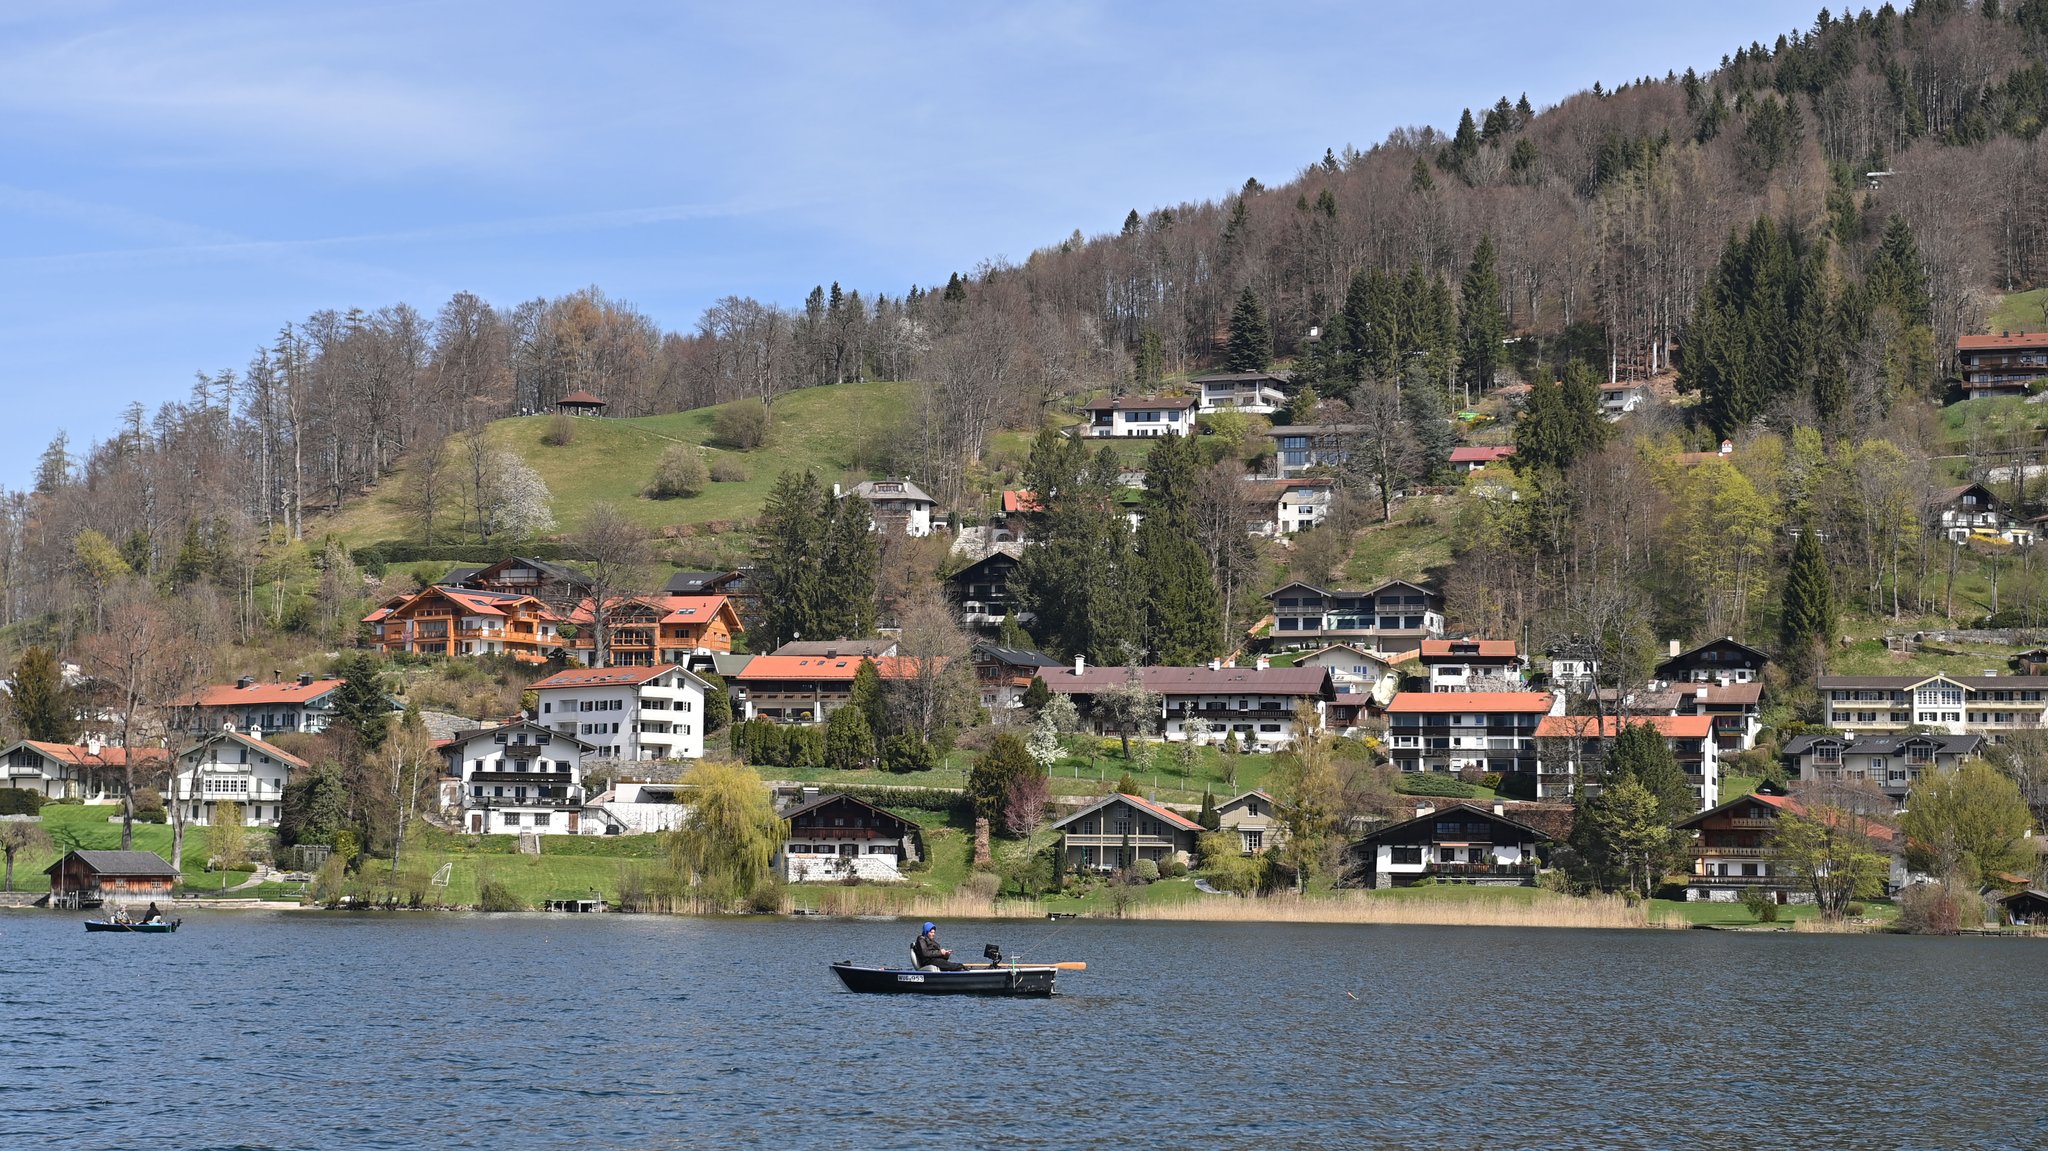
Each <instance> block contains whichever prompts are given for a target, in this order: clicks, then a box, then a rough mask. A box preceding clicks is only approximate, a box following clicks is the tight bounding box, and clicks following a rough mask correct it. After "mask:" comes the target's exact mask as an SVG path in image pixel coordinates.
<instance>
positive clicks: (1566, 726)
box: [1536, 715, 1714, 739]
mask: <svg viewBox="0 0 2048 1151" xmlns="http://www.w3.org/2000/svg"><path fill="white" fill-rule="evenodd" d="M1621 719H1622V717H1620V716H1613V715H1608V716H1596V715H1546V716H1544V717H1543V718H1542V719H1541V720H1539V721H1538V722H1537V724H1536V738H1538V739H1593V738H1595V737H1598V738H1601V739H1612V738H1614V736H1616V735H1617V734H1619V733H1620V731H1621V729H1622V728H1623V727H1634V726H1636V725H1637V724H1648V725H1649V726H1650V727H1653V728H1655V729H1656V731H1657V734H1658V735H1661V736H1663V737H1664V738H1666V739H1707V738H1709V737H1710V736H1712V735H1713V734H1714V717H1713V716H1711V715H1635V716H1629V717H1628V722H1627V723H1626V724H1624V723H1622V722H1621Z"/></svg>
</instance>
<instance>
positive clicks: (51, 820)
mask: <svg viewBox="0 0 2048 1151" xmlns="http://www.w3.org/2000/svg"><path fill="white" fill-rule="evenodd" d="M120 814H121V809H120V808H119V807H118V806H107V805H93V806H86V805H84V804H71V803H63V804H51V805H48V806H46V807H44V808H43V811H42V823H43V830H44V831H46V832H48V833H49V835H50V838H51V839H52V840H54V841H55V842H56V844H57V846H56V847H55V848H54V849H52V850H48V851H25V852H22V853H21V854H20V855H17V856H15V858H14V889H15V890H16V891H48V890H50V877H49V876H47V875H44V874H43V869H44V868H46V867H48V866H50V865H51V864H52V863H55V862H57V860H58V858H59V857H60V856H62V855H63V854H64V852H65V851H66V850H69V849H71V848H74V847H75V848H77V849H79V850H82V851H118V850H119V849H120V847H121V824H120V821H119V819H118V817H119V816H120ZM109 818H113V819H114V822H111V823H110V822H108V820H109ZM268 834H269V833H268V832H255V831H252V832H250V833H249V841H250V842H249V847H250V849H251V852H252V853H254V852H255V851H256V850H258V848H259V846H260V844H261V843H262V841H263V839H264V838H265V837H266V836H267V835H268ZM206 835H207V830H206V828H203V827H187V828H186V829H185V858H184V860H183V862H184V879H183V882H184V884H186V885H187V886H189V887H191V888H192V889H193V890H195V891H197V892H198V893H200V894H206V893H208V892H212V891H218V890H219V889H220V886H221V880H222V878H223V877H222V875H221V873H220V872H218V871H213V872H209V871H207V870H206V857H207V851H206ZM134 850H136V851H154V852H156V853H157V854H158V855H160V856H162V857H164V858H165V859H169V858H170V857H171V828H170V825H169V824H165V823H141V822H137V823H136V824H135V842H134ZM252 870H253V868H249V867H244V868H241V869H240V870H238V871H230V872H228V873H227V876H226V880H227V882H228V884H229V885H230V886H232V885H233V884H237V883H240V882H241V881H243V880H244V879H247V878H248V877H249V875H250V873H251V871H252Z"/></svg>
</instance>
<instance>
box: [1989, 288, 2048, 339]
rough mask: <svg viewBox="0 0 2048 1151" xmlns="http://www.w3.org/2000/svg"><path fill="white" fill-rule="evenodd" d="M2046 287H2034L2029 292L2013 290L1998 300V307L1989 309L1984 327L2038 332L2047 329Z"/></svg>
mask: <svg viewBox="0 0 2048 1151" xmlns="http://www.w3.org/2000/svg"><path fill="white" fill-rule="evenodd" d="M2044 310H2048V288H2035V289H2034V290H2033V291H2031V292H2014V293H2013V294H2012V295H2010V296H2007V297H2005V298H2004V299H2003V300H2000V301H1999V303H1998V307H1996V308H1993V309H1992V311H1991V318H1990V319H1988V320H1986V321H1985V322H1984V326H1985V329H1986V330H1988V331H1993V332H2039V331H2043V330H2048V314H2044Z"/></svg>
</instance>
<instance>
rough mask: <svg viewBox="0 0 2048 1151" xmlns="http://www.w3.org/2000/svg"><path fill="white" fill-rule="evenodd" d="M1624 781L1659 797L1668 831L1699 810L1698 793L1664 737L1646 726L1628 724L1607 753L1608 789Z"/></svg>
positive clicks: (1658, 808) (1661, 812)
mask: <svg viewBox="0 0 2048 1151" xmlns="http://www.w3.org/2000/svg"><path fill="white" fill-rule="evenodd" d="M1622 780H1634V781H1635V782H1637V783H1639V784H1641V785H1642V786H1643V787H1644V788H1645V789H1647V790H1648V791H1649V793H1650V794H1651V795H1653V796H1656V797H1657V810H1658V814H1659V816H1660V818H1662V819H1663V821H1664V824H1665V826H1667V827H1668V826H1670V825H1671V824H1673V823H1676V822H1678V821H1679V820H1681V819H1684V818H1686V817H1687V816H1689V815H1693V814H1695V813H1697V812H1698V811H1699V809H1700V794H1699V791H1698V789H1696V788H1694V787H1693V785H1692V784H1691V783H1690V782H1688V781H1687V780H1686V778H1685V772H1684V771H1682V770H1680V768H1679V766H1678V757H1677V756H1675V755H1673V754H1672V753H1671V747H1670V745H1668V744H1666V743H1665V742H1664V736H1663V734H1662V733H1660V732H1659V731H1658V730H1657V729H1656V728H1655V727H1652V726H1651V725H1649V724H1647V723H1631V724H1627V725H1626V726H1624V727H1623V728H1622V729H1621V730H1620V731H1619V732H1618V733H1616V735H1615V737H1614V745H1613V746H1612V747H1611V748H1609V749H1608V752H1607V775H1606V785H1607V786H1613V785H1614V784H1616V783H1619V782H1620V781H1622Z"/></svg>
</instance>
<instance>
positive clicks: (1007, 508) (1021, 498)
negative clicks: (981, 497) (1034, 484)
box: [1003, 490, 1045, 515]
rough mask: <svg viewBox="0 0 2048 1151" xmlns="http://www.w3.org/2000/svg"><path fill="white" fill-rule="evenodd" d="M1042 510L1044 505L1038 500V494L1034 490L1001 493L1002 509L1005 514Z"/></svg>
mask: <svg viewBox="0 0 2048 1151" xmlns="http://www.w3.org/2000/svg"><path fill="white" fill-rule="evenodd" d="M1044 510H1045V505H1044V504H1042V503H1040V502H1039V501H1038V494H1037V493H1036V492H1029V491H1023V490H1018V491H1005V492H1004V493H1003V511H1004V513H1005V514H1008V515H1018V514H1020V513H1025V512H1042V511H1044Z"/></svg>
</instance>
